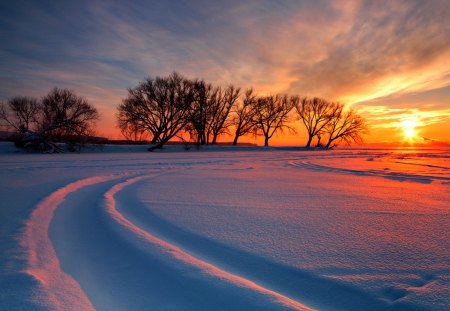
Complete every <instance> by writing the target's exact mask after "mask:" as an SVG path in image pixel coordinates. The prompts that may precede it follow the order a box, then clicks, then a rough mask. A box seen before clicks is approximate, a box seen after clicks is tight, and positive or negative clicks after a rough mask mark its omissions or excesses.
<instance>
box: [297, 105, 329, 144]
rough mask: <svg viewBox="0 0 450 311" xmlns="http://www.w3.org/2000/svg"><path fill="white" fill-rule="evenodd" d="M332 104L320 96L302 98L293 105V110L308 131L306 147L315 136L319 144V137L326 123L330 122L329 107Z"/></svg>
mask: <svg viewBox="0 0 450 311" xmlns="http://www.w3.org/2000/svg"><path fill="white" fill-rule="evenodd" d="M331 108H332V104H331V103H330V102H328V101H327V100H325V99H322V98H317V97H314V98H308V97H305V98H302V100H301V101H299V103H298V104H297V105H296V106H295V110H296V111H297V114H298V115H299V117H300V119H301V120H302V122H303V124H304V125H305V127H306V130H307V132H308V141H307V143H306V147H310V146H311V143H312V140H313V138H314V137H315V136H317V137H318V144H320V137H321V136H322V134H323V131H324V129H325V127H326V126H327V124H328V123H329V122H330V119H331V115H330V109H331Z"/></svg>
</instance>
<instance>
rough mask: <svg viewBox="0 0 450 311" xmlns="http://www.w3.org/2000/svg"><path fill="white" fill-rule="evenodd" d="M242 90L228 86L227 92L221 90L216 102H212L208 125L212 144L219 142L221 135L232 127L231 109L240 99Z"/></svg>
mask: <svg viewBox="0 0 450 311" xmlns="http://www.w3.org/2000/svg"><path fill="white" fill-rule="evenodd" d="M239 93H240V89H239V88H237V89H236V88H235V87H234V86H233V85H230V86H228V87H227V88H226V89H225V90H222V89H221V88H219V90H218V92H217V95H216V97H215V100H213V101H211V102H210V104H211V107H210V118H209V120H208V121H209V125H208V134H207V135H208V137H209V136H212V142H211V143H212V144H215V143H216V142H217V137H218V136H219V135H220V134H223V133H226V132H227V131H228V128H229V127H230V125H231V121H230V120H229V118H228V116H229V115H230V111H231V108H232V107H233V106H234V104H235V102H236V100H237V99H238V98H239Z"/></svg>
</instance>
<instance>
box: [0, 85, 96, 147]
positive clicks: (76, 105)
mask: <svg viewBox="0 0 450 311" xmlns="http://www.w3.org/2000/svg"><path fill="white" fill-rule="evenodd" d="M0 119H2V120H3V122H4V123H7V124H8V125H9V126H10V127H11V128H13V129H15V130H16V131H17V132H18V133H20V134H21V135H20V140H18V141H17V142H16V143H17V145H18V146H23V147H32V148H35V149H40V150H43V151H47V152H54V151H62V149H61V148H59V147H58V146H57V145H56V143H58V142H62V143H69V145H71V146H73V145H74V144H79V143H83V142H84V141H86V139H87V138H88V137H89V136H90V135H92V134H93V128H94V124H95V121H96V120H98V119H99V115H98V112H97V110H96V109H95V108H94V107H93V106H92V105H90V104H89V103H88V102H87V101H86V99H84V98H83V97H79V96H77V95H76V94H75V93H73V92H72V91H70V90H67V89H58V88H54V89H53V90H52V91H50V93H49V94H48V95H47V96H45V97H44V98H43V99H42V101H41V102H38V101H37V100H35V99H31V98H26V97H15V98H13V99H12V100H10V101H9V102H8V105H6V106H5V105H2V107H1V109H0Z"/></svg>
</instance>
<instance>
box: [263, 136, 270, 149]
mask: <svg viewBox="0 0 450 311" xmlns="http://www.w3.org/2000/svg"><path fill="white" fill-rule="evenodd" d="M264 147H269V136H265V137H264Z"/></svg>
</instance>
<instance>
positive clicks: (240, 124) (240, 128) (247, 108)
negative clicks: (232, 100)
mask: <svg viewBox="0 0 450 311" xmlns="http://www.w3.org/2000/svg"><path fill="white" fill-rule="evenodd" d="M255 106H256V96H255V95H254V94H253V89H248V90H247V91H246V92H245V95H244V99H243V100H242V101H241V102H239V103H237V104H236V105H235V108H234V110H233V111H232V115H233V118H232V119H231V123H232V125H233V126H234V128H235V131H234V140H233V146H236V145H237V142H238V139H239V137H241V136H244V135H246V134H249V133H254V132H255V120H254V117H255V112H256V110H255V108H256V107H255Z"/></svg>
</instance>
